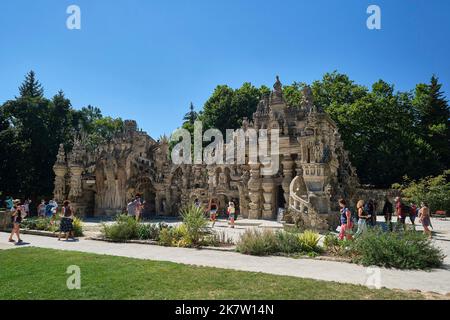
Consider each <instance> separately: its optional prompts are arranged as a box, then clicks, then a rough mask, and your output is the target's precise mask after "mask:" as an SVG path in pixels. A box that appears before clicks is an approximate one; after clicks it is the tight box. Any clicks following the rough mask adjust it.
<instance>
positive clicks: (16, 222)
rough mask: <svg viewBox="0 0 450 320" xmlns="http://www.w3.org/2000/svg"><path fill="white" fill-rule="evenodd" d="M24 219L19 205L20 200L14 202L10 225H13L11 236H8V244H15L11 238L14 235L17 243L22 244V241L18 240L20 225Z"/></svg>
mask: <svg viewBox="0 0 450 320" xmlns="http://www.w3.org/2000/svg"><path fill="white" fill-rule="evenodd" d="M24 217H25V213H24V211H23V208H22V206H21V205H20V200H14V202H13V207H12V211H11V223H12V225H13V229H12V231H11V235H10V236H9V242H15V241H14V240H13V236H14V235H16V236H17V243H18V244H21V243H23V241H22V239H20V224H21V223H22V220H23V218H24Z"/></svg>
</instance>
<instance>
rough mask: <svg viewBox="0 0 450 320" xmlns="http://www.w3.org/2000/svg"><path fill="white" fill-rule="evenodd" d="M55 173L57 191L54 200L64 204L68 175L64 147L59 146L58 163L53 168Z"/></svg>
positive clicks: (55, 190)
mask: <svg viewBox="0 0 450 320" xmlns="http://www.w3.org/2000/svg"><path fill="white" fill-rule="evenodd" d="M53 171H54V172H55V189H54V192H53V194H54V198H55V200H56V201H58V202H62V201H64V200H65V197H66V174H67V163H66V153H65V152H64V145H63V144H60V145H59V150H58V155H57V156H56V162H55V165H54V166H53Z"/></svg>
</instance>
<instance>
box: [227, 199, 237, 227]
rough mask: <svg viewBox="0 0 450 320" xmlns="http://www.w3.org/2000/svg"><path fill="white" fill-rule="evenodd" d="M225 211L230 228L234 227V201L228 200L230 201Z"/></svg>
mask: <svg viewBox="0 0 450 320" xmlns="http://www.w3.org/2000/svg"><path fill="white" fill-rule="evenodd" d="M227 213H228V219H229V224H230V227H231V228H234V220H235V218H236V217H235V214H236V208H235V207H234V202H233V201H230V203H229V204H228V209H227Z"/></svg>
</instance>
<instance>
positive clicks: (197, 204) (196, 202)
mask: <svg viewBox="0 0 450 320" xmlns="http://www.w3.org/2000/svg"><path fill="white" fill-rule="evenodd" d="M194 206H195V207H196V208H201V203H200V201H199V200H198V199H195V201H194Z"/></svg>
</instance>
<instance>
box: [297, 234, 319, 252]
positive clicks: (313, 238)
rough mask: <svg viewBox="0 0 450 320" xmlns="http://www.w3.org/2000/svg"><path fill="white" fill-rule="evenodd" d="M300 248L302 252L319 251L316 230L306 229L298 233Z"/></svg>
mask: <svg viewBox="0 0 450 320" xmlns="http://www.w3.org/2000/svg"><path fill="white" fill-rule="evenodd" d="M299 239H300V244H301V248H302V250H303V251H304V252H320V251H321V249H320V247H319V239H320V235H319V234H318V233H317V232H314V231H310V230H306V231H305V232H303V233H301V234H300V235H299Z"/></svg>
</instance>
